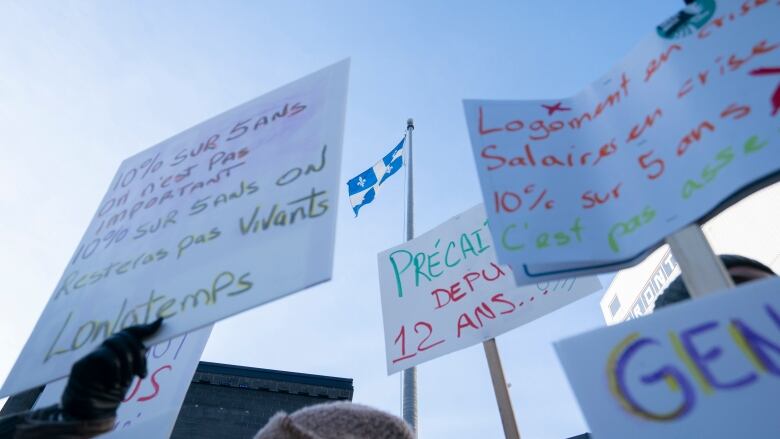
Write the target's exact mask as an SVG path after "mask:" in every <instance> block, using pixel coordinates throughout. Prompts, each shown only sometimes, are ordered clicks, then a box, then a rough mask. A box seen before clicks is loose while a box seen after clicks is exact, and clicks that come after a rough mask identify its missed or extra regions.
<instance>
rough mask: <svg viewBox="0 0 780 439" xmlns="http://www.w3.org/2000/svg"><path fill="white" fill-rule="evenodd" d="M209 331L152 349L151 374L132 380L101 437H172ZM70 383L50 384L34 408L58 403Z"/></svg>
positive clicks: (148, 367)
mask: <svg viewBox="0 0 780 439" xmlns="http://www.w3.org/2000/svg"><path fill="white" fill-rule="evenodd" d="M210 334H211V326H207V327H205V328H202V329H198V330H197V331H193V332H188V333H186V334H184V335H180V336H178V337H175V338H173V339H170V340H168V341H164V342H162V343H159V344H156V345H154V346H152V347H151V348H149V351H148V352H147V354H146V361H147V369H148V371H149V374H148V375H147V376H146V378H145V379H143V380H141V379H138V378H137V377H136V378H135V380H133V383H132V384H131V385H130V389H128V392H127V395H126V396H125V399H124V400H123V401H122V404H121V405H120V406H119V409H117V414H116V422H115V423H114V429H113V430H112V431H111V432H109V433H106V434H103V435H101V436H99V437H101V438H111V439H120V438H128V439H133V438H157V437H160V438H167V437H170V435H171V432H172V431H173V426H174V425H175V424H176V419H177V418H178V416H179V410H180V409H181V405H182V402H184V397H185V396H186V395H187V390H188V389H189V387H190V383H191V382H192V376H193V375H194V374H195V369H196V368H197V367H198V362H199V361H200V356H201V355H202V354H203V349H204V348H205V347H206V342H207V341H208V339H209V335H210ZM67 383H68V379H67V378H63V379H61V380H57V381H54V382H51V383H49V384H47V385H46V388H45V389H43V392H42V393H41V395H40V396H39V397H38V400H37V401H35V406H34V408H41V407H46V406H49V405H51V404H57V403H59V402H60V399H61V397H62V391H63V390H65V385H66V384H67Z"/></svg>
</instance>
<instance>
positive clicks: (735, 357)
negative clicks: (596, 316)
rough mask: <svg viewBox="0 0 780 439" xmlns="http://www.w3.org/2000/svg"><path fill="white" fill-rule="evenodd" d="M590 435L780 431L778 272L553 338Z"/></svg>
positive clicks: (637, 438) (640, 438)
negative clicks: (615, 322)
mask: <svg viewBox="0 0 780 439" xmlns="http://www.w3.org/2000/svg"><path fill="white" fill-rule="evenodd" d="M555 347H556V350H557V352H558V357H559V358H560V360H561V363H562V364H563V368H564V370H565V371H566V375H567V376H568V378H569V382H570V383H571V385H572V388H573V389H574V393H575V395H576V396H577V400H578V401H579V404H580V408H582V411H583V413H584V415H585V419H586V420H587V422H588V425H589V426H590V428H591V432H592V434H593V437H594V438H596V439H604V438H620V439H622V438H627V437H630V438H632V439H645V438H646V439H650V438H652V439H656V438H700V437H701V438H716V437H718V438H721V437H723V438H776V437H780V417H778V416H777V397H778V395H780V355H779V354H780V279H777V278H772V279H766V280H762V281H757V282H753V283H749V284H746V285H744V286H741V287H738V288H736V289H731V290H728V291H727V292H722V293H715V294H712V295H708V296H705V297H703V298H701V299H697V300H695V301H688V302H687V303H682V304H675V305H672V306H669V307H668V308H664V309H660V310H656V311H655V312H654V313H653V314H652V315H650V316H646V317H642V318H639V319H635V320H631V321H629V322H626V323H622V324H619V325H616V326H611V327H608V328H603V329H597V330H595V331H592V332H589V333H586V334H583V335H578V336H575V337H571V338H568V339H565V340H563V341H560V342H557V343H556V346H555Z"/></svg>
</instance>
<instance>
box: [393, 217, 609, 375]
mask: <svg viewBox="0 0 780 439" xmlns="http://www.w3.org/2000/svg"><path fill="white" fill-rule="evenodd" d="M378 261H379V290H380V292H381V296H382V316H383V320H384V327H385V351H386V353H387V371H388V373H394V372H397V371H399V370H403V369H406V368H409V367H411V366H414V365H416V364H420V363H422V362H425V361H428V360H432V359H434V358H437V357H440V356H442V355H445V354H447V353H449V352H453V351H456V350H459V349H463V348H466V347H468V346H472V345H474V344H477V343H481V342H483V341H485V340H487V339H490V338H494V337H496V336H498V335H500V334H503V333H504V332H506V331H509V330H510V329H513V328H516V327H518V326H520V325H523V324H525V323H528V322H530V321H532V320H534V319H537V318H539V317H541V316H543V315H545V314H548V313H550V312H552V311H555V310H556V309H558V308H560V307H562V306H564V305H566V304H569V303H571V302H573V301H575V300H577V299H580V298H582V297H584V296H586V295H588V294H590V293H593V292H595V291H598V290H599V289H600V288H601V283H600V282H599V280H598V278H596V277H584V278H577V279H563V280H559V281H553V282H542V283H538V284H536V285H530V286H527V287H523V288H519V287H517V286H516V285H515V281H514V279H513V278H512V271H511V270H509V269H508V267H506V266H503V265H499V264H498V262H497V261H496V253H495V251H494V249H493V241H492V239H491V238H490V232H489V231H488V227H487V220H486V216H485V209H484V206H483V205H481V204H480V205H478V206H475V207H473V208H471V209H469V210H467V211H466V212H463V213H462V214H460V215H458V216H456V217H454V218H452V219H450V220H449V221H447V222H445V223H443V224H441V225H440V226H438V227H437V228H435V229H433V230H431V231H429V232H427V233H425V234H423V235H421V236H418V237H417V238H415V239H414V240H412V241H408V242H406V243H404V244H402V245H399V246H396V247H393V248H391V249H389V250H386V251H384V252H382V253H380V254H379V255H378Z"/></svg>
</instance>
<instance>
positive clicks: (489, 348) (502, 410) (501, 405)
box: [482, 338, 520, 439]
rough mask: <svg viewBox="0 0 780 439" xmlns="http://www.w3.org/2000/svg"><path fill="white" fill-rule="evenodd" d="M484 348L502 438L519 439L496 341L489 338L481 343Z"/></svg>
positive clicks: (518, 431)
mask: <svg viewBox="0 0 780 439" xmlns="http://www.w3.org/2000/svg"><path fill="white" fill-rule="evenodd" d="M482 346H483V347H484V348H485V357H487V362H488V368H489V369H490V380H491V381H493V391H494V392H495V393H496V403H498V414H499V415H500V416H501V425H502V426H503V427H504V436H505V437H506V438H507V439H520V430H519V429H518V428H517V420H515V411H514V410H513V409H512V400H511V399H510V398H509V389H508V388H507V385H506V378H504V368H503V366H501V357H499V356H498V347H497V346H496V339H495V338H491V339H489V340H487V341H484V342H482Z"/></svg>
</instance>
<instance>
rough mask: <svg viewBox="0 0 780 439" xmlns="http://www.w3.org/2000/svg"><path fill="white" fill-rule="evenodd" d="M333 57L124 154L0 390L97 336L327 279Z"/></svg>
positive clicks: (197, 318) (184, 318)
mask: <svg viewBox="0 0 780 439" xmlns="http://www.w3.org/2000/svg"><path fill="white" fill-rule="evenodd" d="M348 68H349V61H348V60H345V61H342V62H340V63H338V64H335V65H333V66H330V67H328V68H326V69H323V70H321V71H319V72H316V73H314V74H312V75H309V76H307V77H305V78H303V79H300V80H298V81H296V82H293V83H291V84H289V85H287V86H285V87H282V88H280V89H278V90H275V91H273V92H271V93H268V94H267V95H264V96H262V97H259V98H257V99H255V100H253V101H250V102H248V103H246V104H243V105H241V106H239V107H236V108H234V109H232V110H230V111H228V112H226V113H223V114H220V115H219V116H216V117H214V118H213V119H210V120H208V121H206V122H203V123H201V124H200V125H197V126H195V127H193V128H190V129H189V130H187V131H184V132H182V133H181V134H178V135H176V136H174V137H172V138H170V139H168V140H166V141H164V142H162V143H160V144H158V145H156V146H154V147H152V148H150V149H148V150H146V151H143V152H141V153H139V154H137V155H135V156H133V157H131V158H129V159H127V160H125V161H124V162H123V163H122V165H121V166H120V168H119V171H118V172H117V174H116V177H115V178H114V180H113V182H112V183H111V185H110V187H109V189H108V193H107V194H106V196H105V197H104V199H103V201H102V202H101V203H100V206H99V207H98V210H97V213H96V214H95V216H94V218H93V220H92V222H91V223H90V225H89V227H88V228H87V232H86V234H85V235H84V238H83V239H82V240H81V243H80V244H79V246H78V248H77V249H76V252H75V254H74V255H73V259H72V260H71V261H70V262H69V263H68V265H67V267H66V269H65V273H64V274H63V276H62V279H61V280H60V282H59V284H58V285H57V286H56V288H55V290H54V293H53V295H52V297H51V299H50V300H49V303H48V304H47V305H46V308H45V309H44V311H43V314H42V315H41V318H40V320H39V321H38V323H37V325H36V326H35V329H34V330H33V333H32V335H31V336H30V339H29V340H28V342H27V344H26V345H25V347H24V349H23V351H22V353H21V355H20V357H19V359H18V360H17V362H16V364H15V365H14V367H13V369H12V371H11V373H10V375H9V377H8V379H7V380H6V382H5V384H4V385H3V388H2V390H0V395H8V394H11V393H16V392H19V391H22V390H25V389H27V388H30V387H34V386H36V385H40V384H43V383H46V382H49V381H51V380H54V379H57V378H60V377H62V376H65V375H66V374H67V373H68V371H69V370H70V366H71V365H72V364H73V362H74V361H75V360H76V359H78V358H79V357H81V356H83V355H84V354H85V353H87V352H89V350H90V349H91V348H92V347H93V346H95V345H96V344H98V343H100V342H101V341H102V340H103V339H104V338H105V337H106V336H108V335H110V334H112V333H114V332H117V331H119V330H121V329H122V328H124V327H126V326H130V325H133V324H136V323H142V322H150V321H152V320H154V319H156V318H157V317H158V316H160V317H165V319H166V321H165V325H163V328H162V331H161V333H160V334H159V335H157V336H156V337H155V339H153V340H151V342H157V341H160V340H164V339H168V338H171V337H174V336H176V335H180V334H183V333H185V332H187V331H190V330H192V329H195V328H199V327H202V326H204V325H207V324H210V323H213V322H215V321H217V320H220V319H224V318H226V317H228V316H231V315H233V314H236V313H238V312H241V311H244V310H246V309H249V308H252V307H255V306H258V305H260V304H263V303H266V302H269V301H271V300H274V299H278V298H279V297H282V296H285V295H287V294H290V293H293V292H296V291H299V290H301V289H303V288H306V287H309V286H311V285H314V284H317V283H320V282H323V281H326V280H328V279H329V278H330V276H331V272H332V265H333V248H334V240H335V227H336V211H337V209H336V203H337V201H338V193H339V192H338V191H339V190H341V186H340V182H339V176H340V174H339V171H340V170H339V168H340V164H341V142H342V137H343V130H344V113H345V106H346V89H347V74H348Z"/></svg>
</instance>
